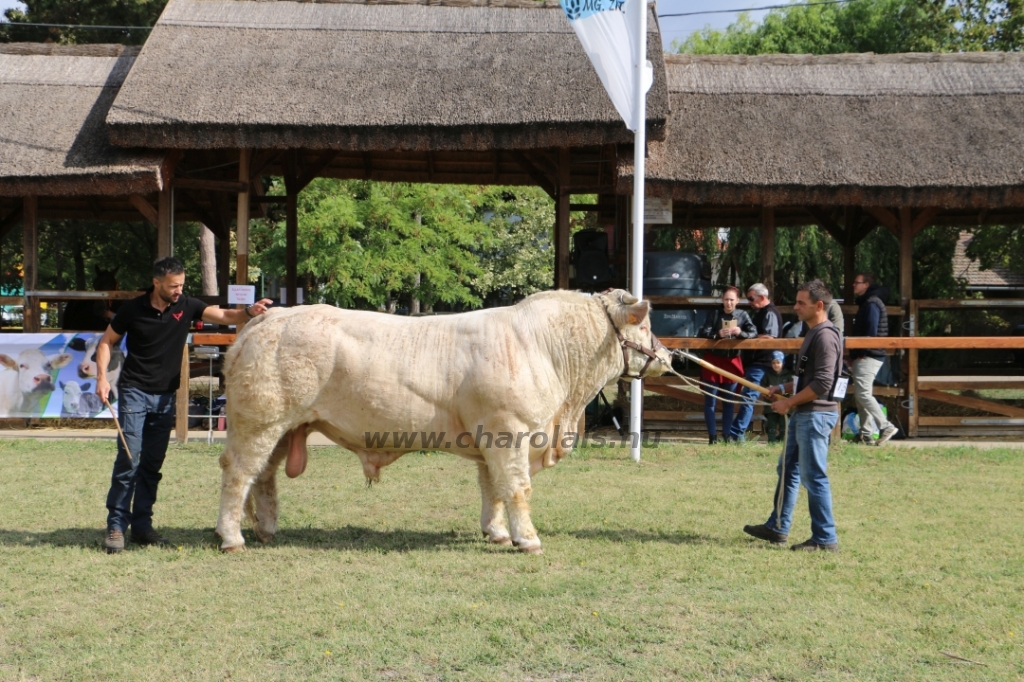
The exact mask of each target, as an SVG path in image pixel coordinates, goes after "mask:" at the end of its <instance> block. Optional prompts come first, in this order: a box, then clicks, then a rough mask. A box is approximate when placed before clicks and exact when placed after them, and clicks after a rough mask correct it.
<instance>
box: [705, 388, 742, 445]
mask: <svg viewBox="0 0 1024 682" xmlns="http://www.w3.org/2000/svg"><path fill="white" fill-rule="evenodd" d="M712 385H714V386H716V388H708V387H705V388H707V393H705V394H704V423H705V424H706V425H707V427H708V436H710V437H712V438H714V437H716V436H717V435H718V425H717V424H716V423H715V404H716V403H717V402H718V398H717V397H716V396H718V391H719V390H725V391H731V392H734V393H735V392H736V384H712ZM722 398H723V400H722V437H723V438H728V437H729V436H730V434H731V433H732V412H733V404H732V403H731V402H729V401H730V400H735V399H736V396H734V395H729V394H728V393H727V394H725V395H723V396H722Z"/></svg>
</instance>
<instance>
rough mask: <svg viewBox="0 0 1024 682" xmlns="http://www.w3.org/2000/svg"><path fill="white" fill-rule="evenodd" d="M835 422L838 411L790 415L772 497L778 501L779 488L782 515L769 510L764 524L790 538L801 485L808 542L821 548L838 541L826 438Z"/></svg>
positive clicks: (837, 417)
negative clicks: (807, 514) (808, 514)
mask: <svg viewBox="0 0 1024 682" xmlns="http://www.w3.org/2000/svg"><path fill="white" fill-rule="evenodd" d="M838 419H839V413H838V412H796V413H795V414H790V417H789V432H788V433H787V434H786V451H785V452H784V453H782V456H781V457H779V465H778V467H777V468H776V472H777V473H778V474H779V482H778V484H776V487H775V497H774V498H773V501H776V502H777V501H778V499H779V487H780V486H781V487H782V490H783V495H782V505H781V507H782V509H781V512H782V513H781V514H776V511H775V510H774V509H773V510H772V513H771V514H770V515H769V516H768V520H767V521H766V522H765V525H766V526H768V527H769V528H771V529H773V530H776V531H778V532H780V533H782V534H783V535H789V529H790V526H791V525H792V523H793V507H795V506H796V496H797V493H799V492H800V484H801V483H803V484H804V488H806V489H807V506H808V507H809V510H810V512H811V540H813V541H814V542H816V543H818V544H820V545H828V544H832V543H834V542H837V540H836V524H835V521H834V519H833V517H832V487H831V486H830V485H829V481H828V437H829V435H830V434H831V433H832V427H833V426H835V425H836V420H838ZM783 465H785V466H783ZM783 474H784V475H783Z"/></svg>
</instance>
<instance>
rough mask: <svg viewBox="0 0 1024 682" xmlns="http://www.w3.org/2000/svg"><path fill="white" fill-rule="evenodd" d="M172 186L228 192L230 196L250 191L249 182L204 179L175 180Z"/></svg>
mask: <svg viewBox="0 0 1024 682" xmlns="http://www.w3.org/2000/svg"><path fill="white" fill-rule="evenodd" d="M171 186H172V187H177V188H179V189H205V190H207V191H210V192H227V193H228V194H237V193H239V192H246V191H248V190H249V183H248V182H235V181H234V180H206V179H204V178H174V180H172V181H171Z"/></svg>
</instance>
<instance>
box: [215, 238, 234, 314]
mask: <svg viewBox="0 0 1024 682" xmlns="http://www.w3.org/2000/svg"><path fill="white" fill-rule="evenodd" d="M230 282H231V242H230V241H228V240H227V239H226V238H221V239H218V240H217V295H218V296H220V297H221V300H224V301H226V300H227V295H228V284H229V283H230Z"/></svg>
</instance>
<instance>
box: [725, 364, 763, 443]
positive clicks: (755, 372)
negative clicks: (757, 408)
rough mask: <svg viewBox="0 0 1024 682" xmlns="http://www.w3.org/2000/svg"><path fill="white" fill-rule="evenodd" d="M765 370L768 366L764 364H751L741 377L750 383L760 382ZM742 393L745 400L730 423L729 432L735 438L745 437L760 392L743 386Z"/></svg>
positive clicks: (743, 438) (741, 438)
mask: <svg viewBox="0 0 1024 682" xmlns="http://www.w3.org/2000/svg"><path fill="white" fill-rule="evenodd" d="M767 372H768V368H767V367H765V366H764V365H751V366H750V367H747V371H746V372H744V373H743V378H744V379H746V380H747V381H750V382H752V383H755V384H760V383H761V379H764V375H765V374H766V373H767ZM743 395H744V396H745V397H746V402H744V403H743V404H742V405H740V409H739V410H737V412H736V420H735V421H734V422H733V423H732V433H730V434H729V435H730V436H732V437H733V438H735V439H736V440H745V439H746V436H747V430H748V429H749V428H750V422H751V421H752V420H753V418H754V403H755V402H757V399H758V397H759V396H760V395H761V394H760V393H758V392H757V391H755V390H754V389H752V388H744V389H743Z"/></svg>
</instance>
